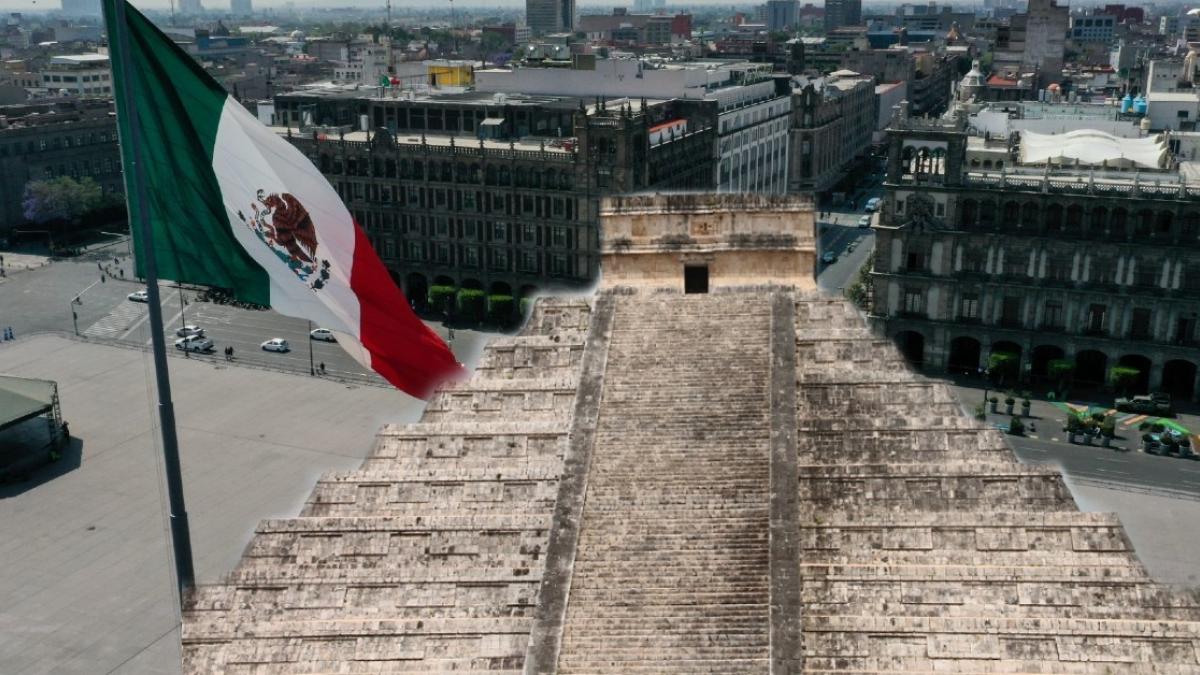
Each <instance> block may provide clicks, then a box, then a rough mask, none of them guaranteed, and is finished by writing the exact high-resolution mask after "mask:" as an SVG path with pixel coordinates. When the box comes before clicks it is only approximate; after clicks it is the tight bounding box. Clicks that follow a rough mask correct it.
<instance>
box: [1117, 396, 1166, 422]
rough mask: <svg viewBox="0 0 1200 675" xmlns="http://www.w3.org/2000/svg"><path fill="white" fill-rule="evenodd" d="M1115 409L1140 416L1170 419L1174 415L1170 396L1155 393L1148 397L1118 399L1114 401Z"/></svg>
mask: <svg viewBox="0 0 1200 675" xmlns="http://www.w3.org/2000/svg"><path fill="white" fill-rule="evenodd" d="M1115 407H1116V409H1117V410H1120V411H1121V412H1131V413H1138V414H1140V415H1158V416H1160V417H1170V416H1171V415H1172V414H1173V413H1174V411H1173V410H1172V408H1171V395H1170V394H1167V393H1164V392H1155V393H1153V394H1150V395H1148V396H1134V397H1123V398H1119V399H1117V401H1116V405H1115Z"/></svg>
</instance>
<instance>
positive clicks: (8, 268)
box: [0, 251, 50, 281]
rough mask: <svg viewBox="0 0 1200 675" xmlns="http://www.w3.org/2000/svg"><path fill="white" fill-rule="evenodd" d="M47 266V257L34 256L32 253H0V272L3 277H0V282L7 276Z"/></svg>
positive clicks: (48, 262) (48, 260)
mask: <svg viewBox="0 0 1200 675" xmlns="http://www.w3.org/2000/svg"><path fill="white" fill-rule="evenodd" d="M49 264H50V257H49V256H44V255H35V254H33V253H13V252H11V251H9V252H6V253H0V270H3V271H4V276H3V277H0V281H3V280H4V278H5V277H7V276H8V275H9V274H14V273H16V272H24V271H25V270H32V269H37V268H39V267H44V266H46V265H49Z"/></svg>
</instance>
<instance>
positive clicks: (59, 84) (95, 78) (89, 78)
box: [41, 54, 113, 98]
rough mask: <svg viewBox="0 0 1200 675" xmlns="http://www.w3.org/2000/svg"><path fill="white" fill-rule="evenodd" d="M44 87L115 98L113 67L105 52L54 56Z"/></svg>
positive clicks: (56, 91)
mask: <svg viewBox="0 0 1200 675" xmlns="http://www.w3.org/2000/svg"><path fill="white" fill-rule="evenodd" d="M41 78H42V82H41V87H42V88H43V89H46V90H47V91H48V92H51V93H53V94H55V95H59V96H79V97H85V96H90V97H99V98H112V95H113V89H112V70H111V68H110V67H109V63H108V56H107V55H105V54H72V55H65V56H52V57H50V63H49V64H48V65H47V66H46V67H45V68H44V69H43V70H42V71H41Z"/></svg>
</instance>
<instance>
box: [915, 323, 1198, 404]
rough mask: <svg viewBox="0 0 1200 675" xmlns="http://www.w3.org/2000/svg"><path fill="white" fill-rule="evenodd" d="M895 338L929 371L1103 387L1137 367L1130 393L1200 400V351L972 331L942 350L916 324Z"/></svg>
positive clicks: (951, 340)
mask: <svg viewBox="0 0 1200 675" xmlns="http://www.w3.org/2000/svg"><path fill="white" fill-rule="evenodd" d="M891 337H892V340H893V341H894V342H895V343H896V345H897V346H898V347H899V348H900V351H901V353H903V354H904V357H905V359H907V360H908V362H909V363H910V364H912V365H913V366H914V367H915V368H918V369H920V370H923V371H926V372H938V371H943V372H947V373H950V374H953V375H978V374H981V373H984V372H987V371H988V369H989V368H992V369H993V371H992V376H993V377H998V376H1000V375H1004V376H1005V377H1008V376H1012V375H1014V374H1016V373H1019V374H1020V378H1021V379H1022V380H1024V381H1027V382H1030V383H1032V384H1035V385H1036V384H1052V383H1055V382H1058V381H1060V380H1063V379H1066V378H1070V381H1071V382H1072V383H1074V384H1075V385H1078V386H1083V387H1088V388H1093V387H1095V388H1098V387H1103V386H1105V385H1107V384H1109V380H1110V378H1111V370H1112V368H1114V367H1117V366H1121V367H1124V368H1131V369H1133V370H1136V371H1137V375H1135V376H1133V377H1132V378H1131V379H1130V381H1129V382H1128V383H1127V385H1126V386H1127V389H1128V391H1129V393H1135V394H1140V393H1147V392H1150V391H1165V392H1167V393H1169V394H1171V396H1172V397H1174V398H1175V399H1176V400H1183V401H1192V400H1200V353H1193V354H1192V355H1190V357H1189V355H1169V356H1164V357H1159V358H1152V357H1151V356H1147V355H1145V354H1134V353H1128V352H1125V351H1122V350H1121V349H1120V347H1119V346H1118V345H1114V346H1107V345H1105V346H1101V345H1093V344H1087V345H1083V344H1081V345H1077V346H1074V347H1073V346H1072V345H1070V344H1069V343H1067V344H1065V345H1064V344H1053V343H1049V342H1045V341H1036V340H1025V341H1024V343H1023V344H1019V343H1017V342H1014V341H1011V340H994V341H990V342H985V341H982V340H980V339H978V338H977V337H975V336H972V335H955V336H954V337H952V338H950V339H949V340H948V341H946V342H945V344H946V347H945V348H944V349H937V348H936V346H937V341H936V340H933V339H931V338H930V337H928V336H926V335H925V333H924V332H923V331H921V330H917V329H914V328H911V327H906V328H903V329H901V330H897V331H896V332H895V333H893V334H892V335H891ZM1164 351H1168V350H1165V349H1164ZM1170 351H1192V352H1195V350H1182V349H1180V350H1170ZM999 369H1003V371H1001V370H999Z"/></svg>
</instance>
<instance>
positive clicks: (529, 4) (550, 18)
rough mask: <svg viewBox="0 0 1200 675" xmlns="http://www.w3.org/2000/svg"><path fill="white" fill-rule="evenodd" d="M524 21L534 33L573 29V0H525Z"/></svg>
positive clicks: (541, 33)
mask: <svg viewBox="0 0 1200 675" xmlns="http://www.w3.org/2000/svg"><path fill="white" fill-rule="evenodd" d="M525 23H526V25H528V26H529V30H530V31H532V32H533V34H534V35H546V34H550V33H570V32H573V31H574V30H575V0H525Z"/></svg>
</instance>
